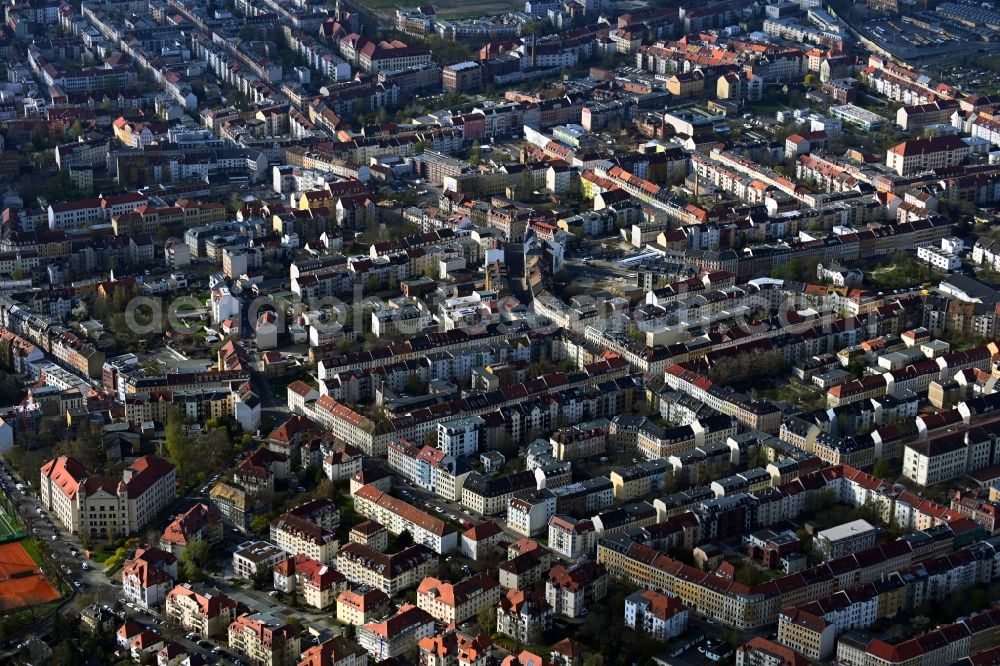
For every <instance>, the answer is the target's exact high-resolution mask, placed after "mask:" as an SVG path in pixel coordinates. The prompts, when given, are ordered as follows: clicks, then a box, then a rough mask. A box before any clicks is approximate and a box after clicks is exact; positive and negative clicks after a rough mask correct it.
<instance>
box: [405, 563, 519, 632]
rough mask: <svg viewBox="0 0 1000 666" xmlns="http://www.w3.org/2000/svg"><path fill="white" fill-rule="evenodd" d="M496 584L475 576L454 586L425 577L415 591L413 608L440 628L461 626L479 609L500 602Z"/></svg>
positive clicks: (483, 576) (480, 576) (479, 575)
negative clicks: (438, 623)
mask: <svg viewBox="0 0 1000 666" xmlns="http://www.w3.org/2000/svg"><path fill="white" fill-rule="evenodd" d="M500 591H501V588H500V583H498V582H497V581H495V580H493V579H492V578H490V576H489V575H488V574H486V573H478V574H476V575H474V576H470V577H469V578H466V579H465V580H462V581H459V582H457V583H449V582H446V581H441V580H438V579H437V578H433V577H431V576H428V577H427V578H425V579H424V580H423V581H421V583H420V586H419V587H418V588H417V606H418V607H419V608H422V609H424V610H425V611H427V612H428V613H430V614H431V615H432V616H433V617H434V618H435V619H437V620H438V621H439V622H442V623H444V624H456V625H459V624H462V623H464V622H465V621H467V620H470V619H474V618H475V617H476V614H477V613H478V612H479V609H480V608H483V607H484V606H488V607H492V606H495V605H496V604H497V603H498V602H499V601H500Z"/></svg>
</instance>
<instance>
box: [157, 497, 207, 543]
mask: <svg viewBox="0 0 1000 666" xmlns="http://www.w3.org/2000/svg"><path fill="white" fill-rule="evenodd" d="M222 536H223V525H222V516H220V515H219V513H218V512H217V511H216V510H215V509H213V508H211V507H209V506H208V505H207V504H203V503H201V502H199V503H198V504H195V505H194V506H192V507H191V508H190V509H188V510H187V511H185V512H184V513H182V514H180V515H179V516H177V517H176V518H174V519H173V520H172V521H171V522H170V524H169V525H167V527H166V529H164V530H163V534H162V535H160V548H162V549H164V550H167V551H169V552H171V553H173V554H174V555H176V556H178V557H180V554H181V553H182V552H183V551H184V549H185V548H187V547H188V546H190V545H191V544H193V543H195V542H196V541H204V542H206V543H207V544H209V545H210V546H212V545H215V544H217V543H219V542H220V541H222Z"/></svg>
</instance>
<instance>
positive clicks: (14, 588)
mask: <svg viewBox="0 0 1000 666" xmlns="http://www.w3.org/2000/svg"><path fill="white" fill-rule="evenodd" d="M58 598H59V593H58V592H56V591H55V588H53V587H52V585H51V584H50V583H49V581H47V580H45V576H43V575H42V574H41V572H40V571H39V569H38V565H37V564H35V561H34V560H32V559H31V555H29V554H28V551H26V550H25V549H24V547H23V546H22V545H21V544H20V543H18V542H14V543H5V544H3V545H0V604H2V606H3V607H4V608H8V609H9V608H19V607H21V606H33V605H35V604H42V603H45V602H47V601H55V600H56V599H58Z"/></svg>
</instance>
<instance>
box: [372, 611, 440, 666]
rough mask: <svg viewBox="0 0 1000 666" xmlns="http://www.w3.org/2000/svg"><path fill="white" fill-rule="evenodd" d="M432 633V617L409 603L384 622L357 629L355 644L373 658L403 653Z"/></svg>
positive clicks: (384, 657) (396, 655) (383, 657)
mask: <svg viewBox="0 0 1000 666" xmlns="http://www.w3.org/2000/svg"><path fill="white" fill-rule="evenodd" d="M433 634H434V618H433V617H431V616H430V615H429V614H428V613H427V612H426V611H424V610H421V609H420V608H417V607H416V606H414V605H412V604H403V605H402V606H400V607H399V610H398V611H396V613H395V614H394V615H393V616H392V617H390V618H388V619H386V620H384V621H383V622H370V623H368V624H365V625H362V626H360V627H358V629H357V639H358V643H359V644H360V645H361V647H363V648H364V649H365V650H366V651H367V652H368V654H369V655H370V656H371V658H372V659H374V660H375V661H383V660H385V659H389V658H391V657H398V656H400V655H403V654H406V653H407V652H410V651H412V650H414V649H415V648H416V647H417V644H418V643H419V642H420V640H421V639H423V638H427V637H429V636H431V635H433Z"/></svg>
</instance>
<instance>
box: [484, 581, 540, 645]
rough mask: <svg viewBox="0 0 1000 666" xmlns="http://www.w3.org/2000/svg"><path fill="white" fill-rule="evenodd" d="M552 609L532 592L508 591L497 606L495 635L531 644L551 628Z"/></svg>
mask: <svg viewBox="0 0 1000 666" xmlns="http://www.w3.org/2000/svg"><path fill="white" fill-rule="evenodd" d="M552 619H553V616H552V607H551V606H550V605H549V604H548V602H547V601H545V598H544V597H543V596H542V595H541V594H539V593H538V592H536V591H534V590H508V591H507V594H505V595H504V596H502V597H500V604H499V605H498V606H497V633H499V634H503V635H504V636H509V637H510V638H513V639H514V640H515V641H519V642H521V643H529V644H530V643H533V642H535V641H536V640H537V639H538V638H539V637H540V636H541V635H542V634H543V633H545V632H546V631H548V630H549V629H551V628H552Z"/></svg>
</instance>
